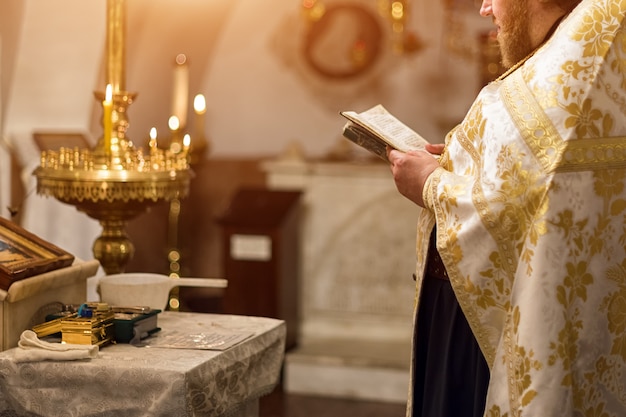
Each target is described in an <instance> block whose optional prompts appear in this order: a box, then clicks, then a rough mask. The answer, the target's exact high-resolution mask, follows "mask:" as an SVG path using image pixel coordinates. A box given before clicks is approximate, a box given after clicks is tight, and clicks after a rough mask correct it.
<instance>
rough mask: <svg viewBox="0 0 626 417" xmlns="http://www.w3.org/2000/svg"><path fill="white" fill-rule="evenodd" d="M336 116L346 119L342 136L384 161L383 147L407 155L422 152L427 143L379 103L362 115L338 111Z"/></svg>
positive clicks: (385, 154)
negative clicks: (410, 152) (388, 147)
mask: <svg viewBox="0 0 626 417" xmlns="http://www.w3.org/2000/svg"><path fill="white" fill-rule="evenodd" d="M339 114H341V115H342V116H343V117H345V118H346V119H348V122H347V123H346V125H345V126H344V128H343V136H345V137H346V138H347V139H349V140H351V141H352V142H354V143H356V144H357V145H359V146H361V147H363V148H365V149H367V150H368V151H370V152H372V153H373V154H375V155H376V156H378V157H380V158H382V159H383V160H385V161H387V151H386V147H387V145H389V146H391V147H392V148H394V149H397V150H399V151H403V152H407V151H412V150H421V149H424V146H425V145H426V144H427V143H428V142H427V141H426V139H424V138H423V137H421V136H420V135H419V134H418V133H417V132H415V131H414V130H412V129H411V128H410V127H408V126H407V125H405V124H404V123H402V122H401V121H400V120H398V119H397V118H395V117H394V116H393V115H392V114H391V113H389V112H388V111H387V110H386V109H385V108H384V107H383V106H382V105H380V104H378V105H376V106H374V107H372V108H371V109H369V110H366V111H364V112H362V113H356V112H353V111H342V112H339Z"/></svg>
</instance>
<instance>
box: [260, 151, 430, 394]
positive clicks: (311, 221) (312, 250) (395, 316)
mask: <svg viewBox="0 0 626 417" xmlns="http://www.w3.org/2000/svg"><path fill="white" fill-rule="evenodd" d="M264 168H265V170H266V172H267V174H268V175H267V178H268V186H269V188H270V189H290V190H298V191H302V193H303V194H302V200H301V201H302V204H303V217H302V221H303V224H302V233H301V235H302V242H301V248H302V256H301V259H302V263H301V268H302V270H301V279H302V282H300V288H301V293H300V299H301V306H300V309H301V310H300V317H301V324H300V340H299V342H298V348H297V349H295V350H293V351H290V352H288V353H287V357H286V363H285V381H284V384H285V389H286V390H287V391H289V392H297V393H305V394H320V395H336V396H342V397H353V398H362V399H370V400H382V401H398V402H404V401H406V395H407V388H408V378H409V376H408V374H409V361H410V338H411V323H412V312H413V303H414V293H415V291H414V285H415V283H414V281H413V279H412V274H413V272H414V270H415V227H416V221H417V214H418V210H419V208H418V207H417V206H415V205H414V204H413V203H411V202H410V201H408V200H407V199H405V198H404V197H402V196H401V195H400V194H399V193H398V192H397V190H396V188H395V184H394V182H393V179H392V177H391V172H390V171H389V168H388V166H387V165H385V164H383V163H371V164H351V163H330V162H329V163H325V162H296V161H290V162H280V161H276V162H267V163H266V164H265V165H264Z"/></svg>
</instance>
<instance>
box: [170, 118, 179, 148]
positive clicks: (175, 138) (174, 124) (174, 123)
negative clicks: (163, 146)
mask: <svg viewBox="0 0 626 417" xmlns="http://www.w3.org/2000/svg"><path fill="white" fill-rule="evenodd" d="M167 125H168V126H169V128H170V131H171V132H172V138H171V140H170V150H171V151H172V152H174V153H178V152H180V151H181V149H180V136H179V132H178V128H179V127H180V123H179V121H178V117H176V116H170V118H169V120H168V121H167Z"/></svg>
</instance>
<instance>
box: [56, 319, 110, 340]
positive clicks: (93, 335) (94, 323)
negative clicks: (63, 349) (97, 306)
mask: <svg viewBox="0 0 626 417" xmlns="http://www.w3.org/2000/svg"><path fill="white" fill-rule="evenodd" d="M114 318H115V313H113V311H104V312H101V311H98V312H97V313H95V314H94V316H93V317H90V318H86V317H70V318H64V319H62V320H61V342H63V343H73V344H79V345H99V346H104V345H107V344H109V343H111V342H113V341H114V340H115V328H114V326H113V319H114Z"/></svg>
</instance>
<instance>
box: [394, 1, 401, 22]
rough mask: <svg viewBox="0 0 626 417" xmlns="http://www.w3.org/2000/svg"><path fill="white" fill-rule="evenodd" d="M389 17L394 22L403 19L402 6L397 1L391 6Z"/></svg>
mask: <svg viewBox="0 0 626 417" xmlns="http://www.w3.org/2000/svg"><path fill="white" fill-rule="evenodd" d="M391 17H392V18H393V19H395V20H402V18H403V17H404V5H403V4H402V3H401V2H399V1H394V2H393V3H392V4H391Z"/></svg>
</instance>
